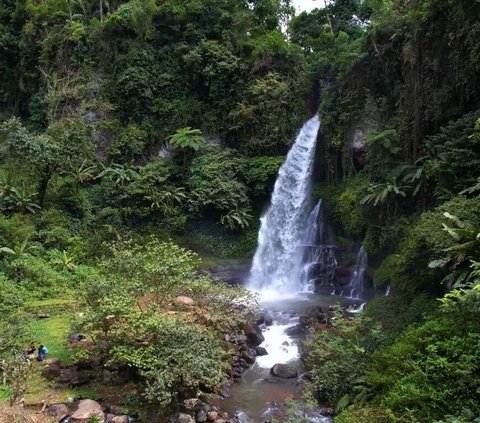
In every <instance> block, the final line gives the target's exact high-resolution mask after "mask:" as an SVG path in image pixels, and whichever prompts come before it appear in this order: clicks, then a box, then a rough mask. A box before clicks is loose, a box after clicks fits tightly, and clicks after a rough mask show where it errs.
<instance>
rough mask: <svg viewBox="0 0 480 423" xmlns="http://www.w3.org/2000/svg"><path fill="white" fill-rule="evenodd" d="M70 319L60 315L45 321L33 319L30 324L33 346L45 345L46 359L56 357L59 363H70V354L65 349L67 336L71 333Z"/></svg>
mask: <svg viewBox="0 0 480 423" xmlns="http://www.w3.org/2000/svg"><path fill="white" fill-rule="evenodd" d="M70 318H71V316H70V315H69V314H60V315H58V316H52V317H49V318H47V319H35V320H34V321H33V323H32V333H33V341H35V345H36V346H37V347H38V346H39V345H41V344H42V345H45V346H46V347H47V348H48V357H56V358H58V359H59V360H60V361H61V362H71V361H72V357H71V353H70V351H69V350H68V349H67V345H68V342H67V341H68V334H69V333H70V331H71V330H70Z"/></svg>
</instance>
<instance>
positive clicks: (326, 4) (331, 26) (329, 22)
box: [323, 0, 335, 37]
mask: <svg viewBox="0 0 480 423" xmlns="http://www.w3.org/2000/svg"><path fill="white" fill-rule="evenodd" d="M323 2H324V3H325V13H326V14H327V20H328V26H329V27H330V32H331V33H332V37H333V36H335V34H334V32H333V24H332V19H331V18H330V13H329V12H328V3H327V0H323Z"/></svg>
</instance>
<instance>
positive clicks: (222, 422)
mask: <svg viewBox="0 0 480 423" xmlns="http://www.w3.org/2000/svg"><path fill="white" fill-rule="evenodd" d="M215 423H225V420H223V419H217V420H215Z"/></svg>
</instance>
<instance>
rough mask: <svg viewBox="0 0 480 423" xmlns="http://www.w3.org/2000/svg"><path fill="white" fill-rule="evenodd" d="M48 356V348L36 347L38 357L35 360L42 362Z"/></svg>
mask: <svg viewBox="0 0 480 423" xmlns="http://www.w3.org/2000/svg"><path fill="white" fill-rule="evenodd" d="M47 354H48V348H47V347H46V346H44V345H40V346H39V347H38V357H37V360H38V361H43V360H45V357H46V356H47Z"/></svg>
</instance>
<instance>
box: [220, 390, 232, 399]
mask: <svg viewBox="0 0 480 423" xmlns="http://www.w3.org/2000/svg"><path fill="white" fill-rule="evenodd" d="M219 395H220V397H221V398H222V399H227V398H232V393H231V392H230V391H229V390H228V389H227V388H224V389H222V390H221V391H220V393H219Z"/></svg>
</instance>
